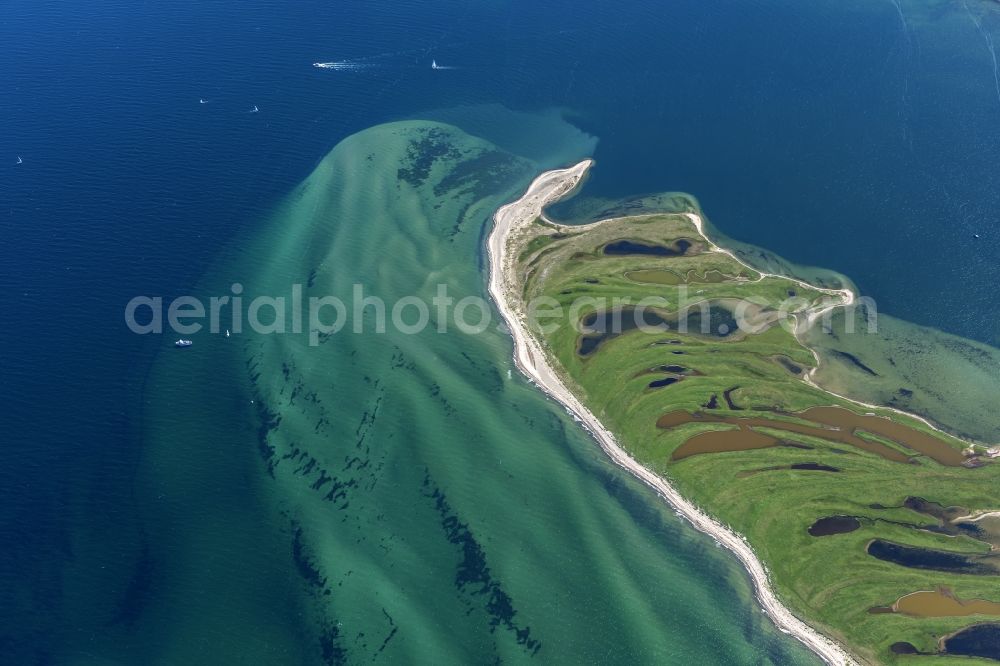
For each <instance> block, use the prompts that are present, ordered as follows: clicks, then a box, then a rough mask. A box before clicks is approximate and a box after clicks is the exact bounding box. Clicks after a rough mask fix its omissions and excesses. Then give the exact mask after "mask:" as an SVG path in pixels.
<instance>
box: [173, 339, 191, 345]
mask: <svg viewBox="0 0 1000 666" xmlns="http://www.w3.org/2000/svg"><path fill="white" fill-rule="evenodd" d="M193 344H194V342H192V341H191V340H185V339H183V338H181V339H180V340H178V341H177V342H175V343H174V347H190V346H191V345H193Z"/></svg>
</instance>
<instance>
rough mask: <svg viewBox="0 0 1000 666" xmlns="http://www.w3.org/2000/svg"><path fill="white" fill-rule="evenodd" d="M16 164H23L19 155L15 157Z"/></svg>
mask: <svg viewBox="0 0 1000 666" xmlns="http://www.w3.org/2000/svg"><path fill="white" fill-rule="evenodd" d="M17 163H18V164H24V160H22V159H21V156H20V155H18V156H17Z"/></svg>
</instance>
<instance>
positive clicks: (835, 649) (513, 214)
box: [487, 160, 857, 664]
mask: <svg viewBox="0 0 1000 666" xmlns="http://www.w3.org/2000/svg"><path fill="white" fill-rule="evenodd" d="M592 164H593V162H592V161H591V160H584V161H583V162H580V163H579V164H576V165H574V166H572V167H570V168H568V169H558V170H554V171H548V172H545V173H543V174H541V175H540V176H538V177H537V178H536V179H535V180H534V181H533V182H532V183H531V185H530V186H529V187H528V190H527V192H525V194H524V196H522V197H521V198H520V199H518V200H517V201H514V202H512V203H509V204H507V205H505V206H503V207H501V208H500V209H499V210H497V212H496V214H495V215H494V226H493V230H492V232H491V233H490V236H489V239H488V241H487V244H488V252H489V260H490V280H489V290H490V295H491V296H492V298H493V299H494V301H495V302H496V305H497V308H498V309H499V311H500V314H501V316H502V317H503V318H504V320H505V321H506V323H507V325H508V327H509V328H510V331H511V335H512V336H513V338H514V361H515V363H516V365H517V367H518V369H519V370H520V371H521V372H522V373H524V374H525V375H526V376H527V377H528V379H530V380H531V381H532V382H533V383H535V384H536V385H538V386H539V388H541V389H542V390H543V391H544V392H545V393H546V394H548V395H549V396H551V397H552V398H553V399H554V400H556V401H557V402H559V403H560V404H561V405H563V406H564V407H565V408H566V409H567V410H568V411H569V413H570V414H571V415H572V416H573V417H574V418H575V419H576V420H578V421H579V422H580V423H582V425H583V426H584V427H585V428H586V429H587V430H588V431H589V432H590V433H591V434H592V435H593V436H594V439H596V440H597V442H598V443H599V444H600V445H601V448H602V449H604V451H605V452H606V453H607V454H608V456H610V457H611V459H612V460H614V461H615V463H617V464H618V465H620V466H621V467H623V468H625V469H626V470H628V471H629V472H630V473H631V474H633V475H634V476H635V477H636V478H638V479H640V480H641V481H642V482H643V483H645V484H646V485H648V486H649V487H651V488H652V489H653V490H655V491H656V492H657V494H659V495H660V496H661V497H662V498H663V499H664V500H665V501H666V502H667V503H668V504H669V505H670V506H671V507H673V508H674V509H675V510H676V511H677V513H678V514H679V515H681V516H682V517H683V518H684V519H686V520H687V521H688V522H690V523H691V524H692V525H693V526H694V527H695V528H697V529H698V530H700V531H702V532H704V533H706V534H708V535H710V536H712V537H713V538H714V539H715V540H716V541H717V542H718V543H720V544H721V545H722V546H724V547H725V548H727V549H728V550H730V551H732V553H733V554H735V555H736V557H737V558H738V559H739V560H740V562H741V563H742V564H743V566H744V567H745V568H746V570H747V571H748V572H749V573H750V577H751V579H752V580H753V584H754V589H755V594H756V597H757V600H758V602H759V603H760V605H761V607H762V608H763V609H764V612H765V613H767V615H768V616H770V618H771V619H772V620H773V621H774V623H775V625H777V627H778V628H779V629H780V630H781V631H783V632H785V633H788V634H790V635H792V636H794V637H795V638H797V639H798V640H799V641H801V642H802V643H803V644H805V645H806V646H807V647H808V648H809V649H810V650H812V651H813V652H815V653H816V654H817V655H818V656H819V657H820V658H822V659H823V660H824V661H825V662H827V663H830V664H855V663H857V661H856V660H855V659H854V657H852V656H851V654H850V653H849V652H848V651H847V650H845V649H844V648H843V647H841V646H840V645H838V644H837V643H836V642H834V641H832V640H830V639H829V638H827V637H826V636H823V635H822V634H820V633H819V632H818V631H816V630H815V629H813V628H812V627H810V626H809V625H807V624H806V623H805V622H803V621H802V620H800V619H799V618H798V617H796V616H795V615H794V614H793V613H792V612H791V611H790V610H789V609H787V608H786V607H785V606H783V605H782V604H781V602H780V601H779V600H778V598H777V596H776V595H775V594H774V591H773V589H772V588H771V584H770V580H769V578H768V572H767V569H766V568H765V567H764V565H763V564H762V563H761V561H760V560H759V559H757V556H756V555H755V554H754V552H753V549H752V548H751V547H750V545H749V544H748V543H747V541H746V539H745V538H744V537H743V536H741V535H739V534H737V533H735V532H734V531H732V530H730V529H729V528H728V527H726V526H724V525H722V524H721V523H719V522H717V521H716V520H714V519H713V518H711V517H710V516H708V515H707V514H706V513H704V512H703V511H701V510H700V509H699V508H698V507H697V506H695V505H694V504H693V503H691V502H690V501H688V500H687V499H685V498H684V497H683V496H681V494H680V493H679V492H678V491H677V490H676V489H675V488H674V487H673V486H672V485H670V483H668V482H667V481H666V480H665V479H663V478H661V477H659V476H657V475H656V474H654V473H653V472H651V471H649V470H648V469H646V468H645V467H643V466H642V465H640V464H639V463H637V462H636V461H635V460H634V459H632V457H631V456H629V455H628V453H626V452H625V450H624V449H622V448H621V446H619V445H618V442H617V441H616V440H615V438H614V436H613V435H612V434H611V433H610V432H609V431H608V430H607V429H606V428H605V427H604V426H603V425H602V424H601V422H600V421H598V419H597V418H596V417H595V416H594V415H593V414H592V413H591V412H590V410H588V409H587V408H586V407H585V406H584V405H583V404H582V403H581V402H580V401H579V400H578V399H577V398H576V396H574V395H573V394H572V393H571V392H570V391H569V390H568V389H567V388H566V385H565V384H564V382H563V381H562V378H561V377H560V375H559V373H557V372H556V371H555V369H554V368H553V366H552V364H551V362H550V360H549V358H548V356H547V355H546V354H545V352H544V350H543V348H542V346H541V345H540V343H539V341H538V340H537V339H536V338H535V337H534V336H532V335H531V334H530V332H529V329H528V326H527V322H526V318H525V313H524V311H523V307H522V304H521V302H520V297H519V295H518V291H517V289H516V285H515V283H514V280H513V275H514V272H513V271H514V269H515V262H516V259H517V257H516V255H515V254H512V253H511V252H509V249H510V247H511V246H512V245H513V244H514V240H515V239H516V238H517V237H518V235H519V233H521V232H523V230H524V229H525V228H526V226H527V225H530V224H531V223H532V222H533V221H534V220H535V219H536V218H538V217H539V216H540V215H541V214H542V209H543V208H544V207H545V206H546V205H548V204H549V203H552V202H554V201H556V200H558V199H561V198H563V197H565V196H566V195H567V194H569V193H570V192H572V191H573V190H574V189H575V188H576V187H577V186H578V185H579V184H580V182H581V180H582V179H583V177H584V175H585V174H586V172H587V170H588V169H589V168H590V166H591V165H592ZM692 217H693V218H696V219H692V222H694V223H695V226H697V227H698V230H699V232H701V233H702V235H703V236H704V232H703V231H702V225H701V219H700V218H699V217H698V216H697V215H692ZM597 224H600V222H598V223H597ZM706 240H707V239H706ZM709 243H711V241H709ZM711 245H712V246H713V247H716V246H715V245H714V243H712V244H711ZM720 251H723V250H720ZM837 293H839V294H841V295H843V296H845V298H849V299H853V293H851V294H850V296H849V297H847V296H846V294H845V293H844V292H837ZM848 293H850V292H848ZM848 302H850V301H848Z"/></svg>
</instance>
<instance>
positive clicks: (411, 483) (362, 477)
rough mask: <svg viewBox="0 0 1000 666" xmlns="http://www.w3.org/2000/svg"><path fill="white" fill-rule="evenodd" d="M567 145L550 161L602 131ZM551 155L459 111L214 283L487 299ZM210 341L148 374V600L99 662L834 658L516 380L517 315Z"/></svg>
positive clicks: (362, 138) (399, 137)
mask: <svg viewBox="0 0 1000 666" xmlns="http://www.w3.org/2000/svg"><path fill="white" fill-rule="evenodd" d="M567 136H573V137H575V142H564V143H563V144H562V145H561V146H557V147H556V149H555V150H553V152H552V155H551V156H550V158H549V160H550V162H551V163H561V162H566V161H569V160H571V159H577V158H579V157H582V156H584V155H586V154H587V152H588V151H589V150H590V149H591V148H592V142H591V141H590V140H589V139H587V138H586V137H585V136H583V135H578V134H572V133H569V134H568V135H567ZM418 148H419V150H417V149H418ZM428 155H437V156H438V157H437V158H436V159H430V158H428ZM484 165H488V168H484ZM545 166H549V165H545V164H539V163H537V162H534V161H531V160H527V159H524V158H520V157H514V156H512V155H510V154H508V153H503V152H500V151H498V150H497V149H495V148H494V147H493V146H492V145H491V144H488V143H486V142H484V141H482V140H479V139H475V138H473V137H471V136H469V135H466V134H464V133H462V132H461V131H460V130H458V129H456V128H453V127H450V126H442V125H434V124H428V123H404V124H395V125H388V126H382V127H377V128H374V129H371V130H367V131H366V132H364V133H362V134H360V135H356V136H353V137H351V138H349V139H347V140H346V141H344V142H343V143H341V144H340V145H338V147H337V148H336V149H335V150H334V151H333V152H332V153H331V154H330V156H329V157H327V158H326V159H325V160H324V161H323V162H322V163H321V164H320V165H319V166H318V167H317V169H316V171H315V172H314V173H313V174H312V175H311V176H310V177H309V178H308V179H307V180H306V181H305V182H304V183H303V185H302V186H300V187H299V188H298V189H297V190H296V192H295V193H294V194H292V196H291V197H289V199H288V201H287V203H286V204H284V205H283V206H282V207H280V208H279V210H277V211H276V212H275V214H274V215H273V218H272V221H271V222H270V223H269V224H268V225H266V226H265V227H264V228H263V229H262V231H261V233H260V235H259V236H258V237H257V238H255V239H252V240H251V241H249V242H243V243H240V244H238V245H236V246H234V247H233V249H232V250H231V251H229V252H227V253H226V255H227V256H226V257H225V258H224V259H223V260H221V261H220V263H219V265H218V266H217V267H216V269H214V270H213V271H212V272H211V274H210V275H209V276H208V277H207V278H206V280H205V281H204V283H203V285H202V286H201V287H200V288H199V290H198V291H199V294H201V295H202V297H207V296H208V295H209V294H220V293H221V294H225V293H230V284H231V283H232V282H240V283H242V284H243V285H244V287H245V292H244V293H245V295H246V296H247V297H248V298H249V297H250V296H251V295H255V294H257V295H259V294H274V295H280V294H287V293H288V292H289V291H290V289H291V285H292V284H295V283H299V284H303V285H306V286H305V289H306V296H307V297H308V296H309V295H315V294H318V295H326V294H333V295H337V296H341V297H343V298H345V299H346V298H347V297H348V296H349V295H350V294H351V290H352V288H353V285H354V284H355V283H360V284H363V285H364V288H365V290H366V293H367V294H371V295H378V296H381V297H382V298H385V299H387V300H388V301H389V302H390V303H391V302H392V300H393V299H395V298H398V297H401V296H407V295H416V296H420V297H423V298H426V299H428V300H429V299H430V298H431V297H432V296H433V295H434V293H435V289H436V288H437V285H438V284H446V285H448V287H449V290H450V293H451V294H452V295H454V296H455V297H456V298H461V297H463V296H465V295H481V294H483V293H484V279H485V276H484V274H483V272H482V270H481V268H480V267H479V266H478V265H477V255H478V253H479V252H481V238H482V230H483V225H484V223H486V221H487V220H488V218H489V216H490V214H491V213H492V211H493V209H494V208H495V207H496V206H497V205H498V204H499V203H501V202H502V201H503V200H504V198H505V197H510V196H512V195H513V194H514V193H516V192H517V191H518V190H519V189H520V188H522V187H523V186H524V185H525V184H526V183H527V181H528V180H529V179H530V178H531V177H532V176H533V175H534V173H535V172H536V171H538V170H539V169H541V168H543V167H545ZM400 175H402V176H403V178H402V180H400ZM310 285H311V286H310ZM374 320H375V316H374V314H373V311H369V314H368V315H367V316H366V317H365V324H366V325H374V323H375V321H374ZM348 328H350V326H349V327H348ZM193 338H194V340H195V343H196V344H195V347H194V348H193V349H192V350H190V351H191V352H193V353H185V352H178V353H170V352H172V351H173V350H170V352H167V353H164V354H161V355H160V357H159V361H158V362H157V364H156V366H155V367H154V369H153V371H152V373H151V375H150V377H149V380H148V382H147V390H146V393H145V399H144V401H143V403H144V404H143V410H144V416H143V424H144V432H145V436H146V441H147V445H146V447H145V449H144V450H145V453H144V455H143V459H142V460H141V461H140V464H139V470H138V474H137V479H138V481H137V485H136V495H137V501H138V503H139V504H140V506H141V507H142V508H141V511H140V513H141V515H142V516H143V517H142V520H141V522H140V524H139V525H138V526H137V527H136V533H137V537H136V538H137V540H138V541H139V542H140V543H141V548H140V550H139V552H140V553H141V554H142V557H141V558H140V559H139V560H137V561H135V562H133V563H132V566H133V567H134V568H135V572H136V573H135V575H134V576H133V578H132V580H133V581H134V584H135V585H136V586H137V589H136V591H135V603H136V605H137V606H136V608H135V609H133V613H131V614H130V618H133V619H131V620H129V621H126V622H123V623H121V624H119V625H118V627H117V631H120V632H122V635H124V636H128V637H129V638H128V639H127V640H125V641H124V643H122V642H120V641H119V639H118V637H117V636H116V635H115V632H112V633H111V634H110V635H109V637H108V640H107V641H106V642H101V643H100V644H99V649H96V650H95V652H96V653H97V654H101V655H103V656H106V657H109V658H115V657H116V658H121V657H122V655H128V654H129V649H134V650H135V652H133V653H132V654H136V655H138V654H141V653H142V651H143V650H146V649H148V646H149V645H155V646H157V652H156V654H157V656H158V659H159V660H160V661H161V663H213V661H214V660H224V661H226V662H227V663H238V662H240V661H243V660H245V659H251V655H253V659H255V660H259V659H261V658H265V659H267V660H270V661H272V662H278V661H280V662H283V663H339V662H341V661H345V660H346V661H348V662H351V663H358V662H361V661H370V660H373V659H374V660H387V661H409V662H412V661H423V662H426V661H434V662H438V663H442V662H443V663H469V662H485V661H496V660H501V661H504V662H526V661H531V660H533V659H537V660H541V661H543V662H546V663H552V662H557V663H580V662H590V661H600V662H604V663H618V662H622V663H625V662H627V663H636V662H653V661H657V662H664V661H666V662H671V663H812V662H813V661H814V660H813V659H812V658H811V657H810V656H809V655H808V653H807V652H806V651H805V650H804V648H802V647H801V646H799V645H798V644H797V643H796V642H795V641H794V640H792V639H790V638H788V637H784V636H782V635H780V634H779V633H778V632H777V631H776V630H775V629H774V627H773V625H772V624H771V623H770V622H769V621H768V620H767V618H766V617H764V616H763V615H762V613H761V612H760V611H759V610H758V609H757V608H756V606H755V604H754V602H753V600H752V596H751V590H750V588H749V584H748V580H747V579H746V578H745V575H744V573H743V572H742V570H741V569H740V568H739V567H738V565H736V564H735V563H734V562H733V561H732V560H731V558H729V557H728V556H726V554H725V553H724V551H722V550H720V549H718V548H717V547H716V546H715V545H714V544H713V543H712V542H711V541H710V540H709V539H708V538H706V537H704V536H703V535H700V534H698V533H695V532H693V530H690V529H689V528H687V527H685V526H684V525H682V523H681V521H680V520H679V519H678V518H677V517H675V516H674V515H673V514H672V513H671V512H670V511H669V509H668V508H667V507H666V505H664V504H662V503H661V502H660V501H659V500H658V499H657V498H656V497H655V496H654V495H653V494H652V493H651V492H649V491H648V490H647V489H646V488H644V487H643V486H641V485H640V484H639V483H638V482H636V481H634V480H633V479H632V478H631V477H629V476H628V475H627V474H625V473H624V472H622V471H620V470H618V469H617V468H615V467H614V466H613V465H612V464H611V463H610V462H609V461H607V460H606V459H605V457H604V456H603V454H602V453H601V452H600V450H599V448H598V447H596V446H595V445H594V444H593V442H592V441H591V440H590V439H589V438H588V437H587V435H586V434H585V433H583V432H582V431H581V430H580V429H579V428H578V427H576V426H575V425H574V424H573V423H572V421H571V420H570V419H569V418H568V416H567V415H566V414H565V413H563V412H562V411H561V410H560V409H559V408H557V407H556V406H555V405H554V404H553V403H551V402H549V401H547V400H545V399H544V398H543V397H542V396H541V394H540V393H539V392H538V391H537V389H535V388H534V387H532V386H530V385H528V384H527V383H526V382H525V381H524V380H523V379H522V378H521V377H520V376H519V375H518V374H517V373H516V371H513V372H511V370H512V369H513V364H512V361H511V359H510V355H511V341H510V339H509V337H508V336H507V335H505V334H504V333H503V332H502V331H498V330H493V329H490V330H489V331H487V332H486V333H483V334H481V335H468V334H463V333H460V332H449V333H447V334H441V333H438V332H437V331H436V330H434V329H431V330H427V331H424V332H422V333H419V334H416V335H405V334H403V333H401V332H400V331H394V330H393V329H392V327H390V329H389V331H388V332H387V333H385V334H375V333H367V334H355V333H352V332H347V331H342V332H340V333H337V334H334V335H332V336H330V337H328V338H326V339H325V340H324V341H323V342H322V343H321V344H319V345H317V346H315V347H313V346H310V345H309V343H308V335H307V333H303V334H301V335H293V334H288V335H272V336H263V335H257V334H253V333H241V334H239V335H234V336H233V337H231V338H225V337H223V336H221V335H206V334H199V335H195V336H193ZM251 401H252V402H251ZM210 413H211V414H215V415H216V418H209V417H208V414H210ZM254 423H259V424H262V425H261V426H260V427H259V429H255V427H254V426H253V425H252V424H254ZM234 426H235V429H232V428H233V427H234ZM144 570H149V571H155V576H151V575H147V576H145V577H144V576H143V574H142V572H143V571H144ZM234 618H238V623H239V624H238V626H239V628H238V629H235V628H234V623H233V621H234ZM133 623H134V624H133ZM248 628H253V629H252V630H251V631H248V630H247V629H248ZM139 645H143V646H145V647H143V648H139V647H138V646H139ZM75 656H76V657H77V658H78V659H77V661H78V662H79V663H87V661H88V659H84V658H80V657H81V655H75ZM258 663H259V661H258Z"/></svg>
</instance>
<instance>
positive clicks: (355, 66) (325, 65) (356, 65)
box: [313, 60, 377, 72]
mask: <svg viewBox="0 0 1000 666" xmlns="http://www.w3.org/2000/svg"><path fill="white" fill-rule="evenodd" d="M313 67H319V68H320V69H335V70H337V71H340V72H357V71H360V70H363V69H371V68H372V67H377V65H375V64H373V63H370V62H359V61H357V60H341V61H339V62H314V63H313Z"/></svg>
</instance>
